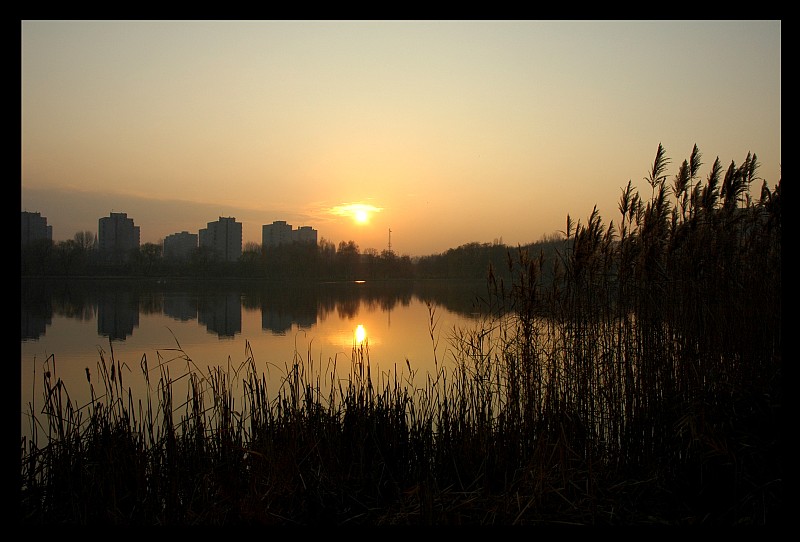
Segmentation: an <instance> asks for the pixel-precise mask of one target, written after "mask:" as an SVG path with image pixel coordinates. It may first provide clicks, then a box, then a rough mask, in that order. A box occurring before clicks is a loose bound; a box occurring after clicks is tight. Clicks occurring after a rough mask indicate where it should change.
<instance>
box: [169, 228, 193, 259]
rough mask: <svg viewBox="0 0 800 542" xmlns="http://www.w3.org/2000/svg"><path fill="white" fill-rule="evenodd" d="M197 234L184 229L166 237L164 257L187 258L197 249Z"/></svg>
mask: <svg viewBox="0 0 800 542" xmlns="http://www.w3.org/2000/svg"><path fill="white" fill-rule="evenodd" d="M197 246H198V245H197V234H196V233H189V232H188V231H182V232H180V233H173V234H170V235H167V236H166V237H165V238H164V259H165V260H185V259H187V258H188V257H189V256H190V255H191V254H192V252H193V251H194V250H195V249H197Z"/></svg>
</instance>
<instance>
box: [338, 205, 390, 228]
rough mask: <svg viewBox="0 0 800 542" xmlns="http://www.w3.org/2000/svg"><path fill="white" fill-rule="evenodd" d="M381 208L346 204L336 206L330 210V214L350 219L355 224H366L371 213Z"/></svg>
mask: <svg viewBox="0 0 800 542" xmlns="http://www.w3.org/2000/svg"><path fill="white" fill-rule="evenodd" d="M382 210H383V209H382V208H381V207H375V206H374V205H370V204H367V203H346V204H344V205H337V206H336V207H333V208H331V209H330V211H329V212H330V213H331V214H334V215H337V216H349V217H352V218H353V220H354V221H355V223H356V224H359V225H361V224H368V223H369V219H370V217H371V216H372V214H373V213H378V212H380V211H382Z"/></svg>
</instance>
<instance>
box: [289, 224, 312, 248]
mask: <svg viewBox="0 0 800 542" xmlns="http://www.w3.org/2000/svg"><path fill="white" fill-rule="evenodd" d="M292 238H293V239H294V241H295V242H296V243H314V244H315V245H316V244H317V230H315V229H314V228H312V227H311V226H300V227H299V228H297V229H296V230H294V231H293V232H292Z"/></svg>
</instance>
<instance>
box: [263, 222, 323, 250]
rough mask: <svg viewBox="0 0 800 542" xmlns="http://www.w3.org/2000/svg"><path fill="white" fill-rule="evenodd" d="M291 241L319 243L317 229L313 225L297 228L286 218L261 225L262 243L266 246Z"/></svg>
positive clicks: (274, 245)
mask: <svg viewBox="0 0 800 542" xmlns="http://www.w3.org/2000/svg"><path fill="white" fill-rule="evenodd" d="M289 243H314V244H315V245H316V244H317V230H315V229H314V228H312V227H311V226H300V227H299V228H297V229H296V230H293V229H292V225H291V224H287V223H286V221H285V220H276V221H274V222H273V223H272V224H265V225H263V226H261V244H262V245H263V246H265V247H276V246H278V245H286V244H289Z"/></svg>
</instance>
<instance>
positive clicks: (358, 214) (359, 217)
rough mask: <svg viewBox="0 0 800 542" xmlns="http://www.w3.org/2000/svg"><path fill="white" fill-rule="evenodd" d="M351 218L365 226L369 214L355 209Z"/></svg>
mask: <svg viewBox="0 0 800 542" xmlns="http://www.w3.org/2000/svg"><path fill="white" fill-rule="evenodd" d="M353 218H355V219H356V222H358V223H359V224H366V223H367V222H368V221H369V213H367V211H365V210H364V209H356V210H355V211H353Z"/></svg>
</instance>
